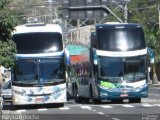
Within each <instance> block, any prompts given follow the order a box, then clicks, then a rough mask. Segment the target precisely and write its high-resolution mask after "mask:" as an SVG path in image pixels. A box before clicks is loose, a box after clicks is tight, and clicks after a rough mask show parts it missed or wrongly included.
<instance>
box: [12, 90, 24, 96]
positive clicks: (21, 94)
mask: <svg viewBox="0 0 160 120" xmlns="http://www.w3.org/2000/svg"><path fill="white" fill-rule="evenodd" d="M13 93H14V94H17V95H20V96H26V95H25V94H24V93H23V92H20V91H16V90H14V91H13Z"/></svg>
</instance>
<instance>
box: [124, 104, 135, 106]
mask: <svg viewBox="0 0 160 120" xmlns="http://www.w3.org/2000/svg"><path fill="white" fill-rule="evenodd" d="M122 106H123V107H135V106H133V105H128V104H127V105H122Z"/></svg>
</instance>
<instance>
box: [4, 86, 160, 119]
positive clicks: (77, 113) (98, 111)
mask: <svg viewBox="0 0 160 120" xmlns="http://www.w3.org/2000/svg"><path fill="white" fill-rule="evenodd" d="M1 118H2V120H10V119H11V120H15V119H17V118H23V119H24V120H160V87H153V86H150V88H149V97H148V98H144V99H142V102H141V103H128V101H127V100H125V101H124V102H123V103H121V104H113V103H111V102H110V101H104V102H103V103H102V104H99V105H94V104H92V103H88V104H77V103H75V102H74V100H70V101H68V102H67V103H65V106H64V107H58V106H55V105H53V104H52V105H51V104H49V105H47V106H46V105H45V106H29V107H23V108H22V107H21V108H19V109H13V108H12V106H11V105H9V104H6V105H5V106H4V110H3V115H2V116H1Z"/></svg>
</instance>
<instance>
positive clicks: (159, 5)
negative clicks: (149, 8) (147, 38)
mask: <svg viewBox="0 0 160 120" xmlns="http://www.w3.org/2000/svg"><path fill="white" fill-rule="evenodd" d="M158 13H159V29H160V3H158Z"/></svg>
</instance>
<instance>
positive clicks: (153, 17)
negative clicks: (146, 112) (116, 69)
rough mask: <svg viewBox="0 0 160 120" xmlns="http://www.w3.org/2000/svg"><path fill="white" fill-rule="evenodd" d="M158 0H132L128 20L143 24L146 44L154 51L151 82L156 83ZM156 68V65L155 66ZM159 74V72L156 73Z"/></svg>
mask: <svg viewBox="0 0 160 120" xmlns="http://www.w3.org/2000/svg"><path fill="white" fill-rule="evenodd" d="M158 2H159V0H143V1H142V0H132V1H131V2H130V3H129V7H128V8H129V22H136V23H141V24H143V25H144V31H145V39H146V45H147V46H148V47H150V48H152V49H154V52H155V64H153V82H154V83H158V79H157V75H156V71H157V70H155V68H156V67H155V66H156V65H158V63H159V62H160V54H159V53H160V29H159V25H158V24H157V23H158V15H159V14H158ZM157 68H158V67H157ZM158 74H160V73H158Z"/></svg>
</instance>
